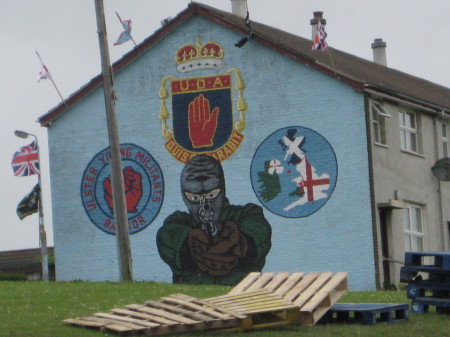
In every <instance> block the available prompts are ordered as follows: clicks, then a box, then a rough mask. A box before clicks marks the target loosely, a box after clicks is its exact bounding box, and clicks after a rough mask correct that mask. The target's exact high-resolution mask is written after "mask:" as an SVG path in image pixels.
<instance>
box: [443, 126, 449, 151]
mask: <svg viewBox="0 0 450 337" xmlns="http://www.w3.org/2000/svg"><path fill="white" fill-rule="evenodd" d="M448 156H449V154H448V127H447V123H442V157H444V158H446V157H448Z"/></svg>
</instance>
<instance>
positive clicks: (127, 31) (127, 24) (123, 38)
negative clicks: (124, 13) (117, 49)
mask: <svg viewBox="0 0 450 337" xmlns="http://www.w3.org/2000/svg"><path fill="white" fill-rule="evenodd" d="M116 14H117V17H118V18H119V20H120V23H121V24H122V26H123V29H124V31H123V32H122V33H121V34H120V36H119V38H118V39H117V41H116V43H114V45H115V46H117V45H118V44H122V43H124V42H127V41H129V40H131V20H122V19H121V18H120V16H119V14H118V13H117V12H116Z"/></svg>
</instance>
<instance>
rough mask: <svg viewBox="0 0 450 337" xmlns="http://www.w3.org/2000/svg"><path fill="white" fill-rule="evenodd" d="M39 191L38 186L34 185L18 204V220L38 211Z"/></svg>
mask: <svg viewBox="0 0 450 337" xmlns="http://www.w3.org/2000/svg"><path fill="white" fill-rule="evenodd" d="M40 190H41V188H40V186H39V184H36V186H34V188H33V189H32V190H31V192H30V193H28V194H27V195H26V196H25V197H24V198H23V199H22V200H21V201H20V202H19V204H18V205H17V209H16V213H17V216H18V217H19V219H20V220H22V219H23V218H25V217H27V216H28V215H31V214H33V213H36V212H37V211H38V206H39V195H40V193H39V192H40Z"/></svg>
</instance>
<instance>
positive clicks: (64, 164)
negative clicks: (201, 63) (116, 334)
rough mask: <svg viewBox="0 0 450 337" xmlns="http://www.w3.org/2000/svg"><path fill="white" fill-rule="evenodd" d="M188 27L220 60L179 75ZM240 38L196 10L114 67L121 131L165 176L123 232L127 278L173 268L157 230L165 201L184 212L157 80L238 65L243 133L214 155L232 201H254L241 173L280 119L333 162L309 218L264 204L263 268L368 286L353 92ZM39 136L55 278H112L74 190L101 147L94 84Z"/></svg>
mask: <svg viewBox="0 0 450 337" xmlns="http://www.w3.org/2000/svg"><path fill="white" fill-rule="evenodd" d="M197 36H200V37H201V41H202V42H203V43H205V42H207V41H217V42H219V43H220V44H221V45H222V46H223V48H224V51H225V57H224V62H225V66H224V68H223V70H221V71H211V70H209V71H207V70H201V71H197V72H194V73H190V74H187V75H182V74H180V73H178V72H177V71H176V68H175V53H176V51H177V50H178V48H180V47H181V46H182V45H184V44H188V43H194V42H195V39H196V37H197ZM240 38H241V36H240V35H238V34H236V33H235V32H232V31H229V30H227V29H225V28H224V27H222V26H219V25H216V24H215V23H213V22H210V21H208V20H206V19H203V18H200V17H194V18H192V19H189V20H188V21H187V22H185V23H184V24H183V25H181V26H180V27H178V28H177V29H176V30H175V31H173V32H171V33H170V34H168V35H167V36H166V37H165V38H164V39H162V40H161V41H159V42H158V43H157V44H156V45H155V46H153V47H152V48H151V49H150V50H148V51H146V52H145V53H143V54H142V55H141V56H139V57H138V58H137V59H136V60H135V61H133V62H132V63H131V64H129V65H128V66H126V67H125V68H123V69H122V70H120V71H119V72H118V73H116V74H115V88H116V93H117V96H118V100H117V103H116V108H117V112H118V124H119V127H120V141H121V143H132V144H136V145H138V146H140V147H142V148H144V149H146V151H148V152H149V153H150V154H151V155H152V156H153V158H154V159H155V160H156V162H158V163H159V165H160V167H161V170H162V172H163V174H164V184H165V192H164V193H165V196H164V201H163V204H162V207H161V210H160V212H159V214H158V216H157V217H156V219H155V220H154V221H153V223H152V224H151V225H150V226H148V227H147V228H146V229H144V230H142V231H140V232H138V233H136V234H133V235H131V236H130V241H131V245H132V247H131V248H132V258H133V271H134V277H135V279H136V280H155V281H161V282H170V281H171V277H172V273H171V270H170V268H169V267H168V266H167V265H166V264H165V263H164V262H163V261H162V260H161V258H160V256H159V254H158V251H157V246H156V233H157V231H158V229H159V228H160V227H161V225H162V223H163V221H164V219H165V218H166V217H167V216H168V215H170V214H172V213H173V212H174V211H175V210H182V211H187V210H186V206H185V205H184V203H183V200H182V197H181V193H180V183H179V181H180V173H181V170H182V168H183V164H182V163H180V162H178V161H177V160H175V159H174V158H173V157H172V156H171V155H170V154H169V153H168V152H167V150H166V149H165V148H164V143H165V140H164V139H163V138H162V137H161V124H160V121H159V120H158V114H159V109H160V100H159V98H158V96H157V95H158V92H159V90H160V86H161V80H162V78H163V77H164V76H166V75H173V76H175V77H186V76H187V77H198V76H208V75H214V74H220V73H223V72H225V71H226V70H228V69H230V68H237V69H239V70H240V72H241V74H242V77H243V79H244V81H245V84H246V89H245V91H244V97H245V100H246V102H247V104H248V109H247V111H246V128H245V130H244V131H243V132H242V133H243V134H244V137H245V138H244V140H243V142H242V144H241V145H240V147H239V148H238V150H237V151H236V152H235V153H234V154H233V155H232V156H231V158H230V159H228V160H226V161H224V162H223V163H222V166H223V169H224V172H225V179H226V187H227V197H228V198H229V200H230V202H231V203H233V204H236V205H244V204H247V203H254V204H257V205H261V203H260V201H259V199H258V197H257V196H256V194H255V192H254V190H253V187H252V183H251V180H250V168H251V161H252V158H253V156H254V154H255V151H256V150H257V149H258V147H259V146H260V144H261V143H262V142H263V141H264V140H265V139H266V138H267V137H268V136H269V135H270V134H272V133H273V132H275V131H277V130H279V129H281V128H286V127H289V126H298V127H303V128H308V129H311V130H313V131H315V132H316V133H318V134H320V135H321V136H322V137H323V138H325V139H326V140H327V141H328V143H329V144H330V146H331V147H332V149H333V151H334V153H335V156H336V159H337V166H338V175H337V182H336V186H335V189H334V192H333V194H332V195H331V197H330V199H329V200H328V201H327V203H326V204H325V205H324V206H323V207H321V208H320V209H319V210H318V211H316V212H315V213H313V214H311V215H310V216H307V217H302V218H286V217H280V216H278V215H275V214H273V213H271V212H270V211H269V210H267V209H266V208H264V215H265V217H266V219H267V220H268V221H269V223H270V224H271V227H272V248H271V250H270V252H269V254H268V256H267V261H266V265H265V267H264V271H274V272H280V271H288V272H294V271H304V272H309V271H334V272H337V271H347V272H348V273H349V284H350V287H351V289H355V290H356V289H358V290H364V289H374V288H375V268H374V248H373V237H372V218H371V206H370V188H369V173H368V157H367V138H366V137H367V136H366V125H365V116H364V115H365V114H364V97H363V95H361V94H358V93H357V92H355V91H354V90H353V89H352V88H351V87H349V86H348V85H346V84H344V83H342V82H340V81H338V80H336V79H333V78H331V77H329V76H326V75H324V74H322V73H320V72H318V71H316V70H314V69H311V68H310V67H308V66H305V65H303V64H300V63H298V62H295V61H293V60H292V59H290V58H288V57H286V56H284V55H281V54H279V53H277V52H275V51H272V50H270V49H267V48H266V47H264V46H262V45H260V44H258V43H257V42H255V41H250V42H249V43H247V44H246V45H245V46H244V47H243V48H240V49H239V48H236V47H235V46H234V44H235V43H236V42H237V41H238V40H239V39H240ZM130 48H131V45H130ZM318 52H319V51H318ZM233 95H236V93H234V94H233ZM168 106H170V102H169V103H168ZM234 113H235V117H234V118H235V119H237V116H236V114H237V112H236V111H235V112H234ZM169 126H170V120H169ZM48 134H49V150H50V170H51V172H50V174H51V186H52V199H53V200H52V209H53V222H54V236H55V237H54V242H55V252H56V273H57V279H58V280H61V281H63V280H75V279H83V280H91V281H101V280H118V264H117V250H116V239H115V237H114V236H113V235H108V234H106V233H105V232H103V231H101V230H99V229H98V228H97V227H96V226H94V224H93V223H92V222H91V221H90V219H89V218H88V216H87V215H86V212H85V210H84V208H83V205H82V202H81V198H80V185H81V184H82V182H81V179H82V176H83V173H84V171H85V169H86V167H87V165H88V163H89V162H90V161H91V160H92V158H93V157H94V156H95V155H96V154H97V153H99V152H100V151H102V150H103V149H105V148H106V147H107V146H108V135H107V130H106V117H105V112H104V101H103V91H102V88H98V89H95V90H94V91H93V92H91V93H90V94H89V95H88V96H87V97H85V98H83V99H82V100H80V101H79V102H78V103H77V104H76V105H75V106H73V107H70V108H69V109H67V110H66V111H65V112H64V113H63V114H62V115H61V116H60V117H59V118H58V119H57V120H56V121H55V122H54V123H53V124H52V126H51V127H50V128H49V129H48Z"/></svg>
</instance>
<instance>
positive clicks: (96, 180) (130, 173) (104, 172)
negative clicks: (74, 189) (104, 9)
mask: <svg viewBox="0 0 450 337" xmlns="http://www.w3.org/2000/svg"><path fill="white" fill-rule="evenodd" d="M120 153H121V157H122V170H123V180H124V188H125V198H126V204H127V213H128V224H129V233H130V234H134V233H137V232H139V231H141V230H143V229H144V228H146V227H147V226H148V225H150V224H151V223H152V222H153V220H154V219H155V218H156V216H157V215H158V213H159V210H160V209H161V206H162V202H163V198H164V178H163V174H162V171H161V169H160V167H159V165H158V163H157V162H156V161H155V160H154V159H153V157H152V156H151V155H150V154H149V153H148V152H147V151H146V150H144V149H143V148H141V147H139V146H137V145H134V144H121V145H120ZM110 158H111V154H110V150H109V147H107V148H105V149H104V150H102V151H101V152H99V153H97V154H96V155H95V156H94V157H93V158H92V160H91V161H90V163H89V164H88V166H87V167H86V169H85V171H84V174H83V178H82V180H81V200H82V203H83V206H84V209H85V211H86V213H87V215H88V216H89V219H90V220H91V221H92V222H93V223H94V225H95V226H97V227H98V228H99V229H101V230H102V231H104V232H106V233H108V234H113V235H114V234H115V223H114V215H113V209H114V205H113V194H112V183H111V177H110V170H109V161H110Z"/></svg>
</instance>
